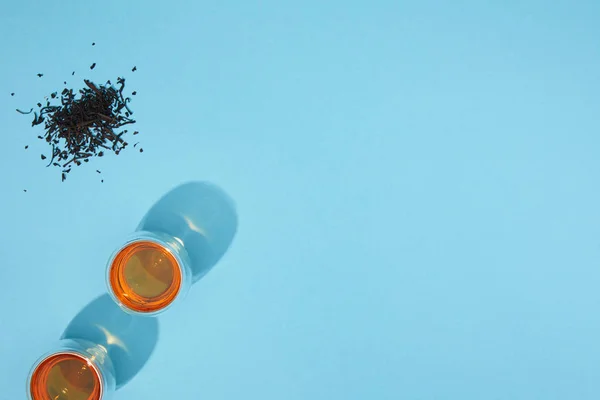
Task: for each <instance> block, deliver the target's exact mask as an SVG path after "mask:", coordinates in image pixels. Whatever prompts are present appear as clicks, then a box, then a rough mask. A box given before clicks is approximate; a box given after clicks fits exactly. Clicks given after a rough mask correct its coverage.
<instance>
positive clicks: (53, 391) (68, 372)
mask: <svg viewBox="0 0 600 400" xmlns="http://www.w3.org/2000/svg"><path fill="white" fill-rule="evenodd" d="M114 390H115V378H114V369H113V366H112V362H111V360H110V359H109V358H108V355H107V352H106V349H105V348H103V347H102V346H99V345H96V344H93V343H90V342H87V341H84V340H61V341H60V342H58V344H57V345H56V346H55V348H54V349H52V350H51V351H49V352H47V353H46V354H44V356H42V357H41V358H40V359H38V360H37V362H36V363H35V364H34V366H33V368H32V369H31V371H30V373H29V376H28V378H27V394H28V399H29V400H107V399H108V398H109V397H110V396H111V395H112V393H113V392H114Z"/></svg>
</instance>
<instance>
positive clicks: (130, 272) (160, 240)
mask: <svg viewBox="0 0 600 400" xmlns="http://www.w3.org/2000/svg"><path fill="white" fill-rule="evenodd" d="M236 230H237V214H236V211H235V206H234V204H233V201H232V200H231V199H230V198H229V196H227V195H226V194H225V193H224V192H223V191H222V190H220V189H219V188H218V187H216V186H214V185H212V184H209V183H205V182H190V183H186V184H183V185H180V186H178V187H176V188H175V189H173V190H171V191H169V192H168V193H167V194H166V195H164V196H163V197H162V198H161V199H160V200H159V201H158V202H156V203H155V204H154V205H153V206H152V207H151V208H150V210H149V211H148V212H147V213H146V215H145V216H144V218H143V219H142V221H141V222H140V224H139V226H138V228H137V229H136V231H135V232H134V233H133V234H132V235H131V236H130V237H129V238H127V239H126V240H125V241H124V243H123V244H122V245H121V246H119V248H118V249H117V250H116V251H115V252H114V253H113V254H112V255H111V257H110V259H109V261H108V265H107V271H106V281H107V286H108V292H109V294H110V296H111V297H112V298H113V300H114V301H115V302H116V303H117V304H118V305H119V306H120V307H121V308H122V309H123V310H124V311H126V312H129V313H132V314H140V315H147V316H152V315H156V314H159V313H161V312H164V311H166V310H167V309H169V308H170V307H171V306H172V305H173V304H175V303H176V302H178V301H180V300H181V299H183V298H184V296H185V294H186V293H187V292H188V290H189V288H190V287H191V285H192V283H194V282H196V281H197V280H199V279H200V278H201V277H202V276H204V275H205V274H206V273H207V272H208V271H209V270H210V269H211V268H212V267H213V266H214V265H215V264H216V263H217V262H218V260H219V259H220V258H221V256H222V255H223V254H224V253H225V251H226V250H227V248H228V247H229V245H230V244H231V241H232V240H233V237H234V236H235V232H236Z"/></svg>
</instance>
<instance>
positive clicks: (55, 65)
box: [0, 0, 600, 400]
mask: <svg viewBox="0 0 600 400" xmlns="http://www.w3.org/2000/svg"><path fill="white" fill-rule="evenodd" d="M90 4H91V3H89V2H81V1H72V0H71V1H61V2H32V1H21V2H16V1H13V2H9V3H7V4H3V5H2V6H0V22H1V23H0V50H1V51H2V54H1V57H2V61H1V62H0V72H1V76H2V79H1V80H0V120H1V121H2V129H1V134H2V138H3V147H2V149H3V153H2V157H0V167H1V168H2V180H1V182H2V196H1V198H0V222H1V226H2V228H3V229H2V231H1V232H2V233H1V234H0V235H1V236H0V239H1V241H2V246H1V248H0V255H1V256H2V260H3V265H2V268H0V279H1V281H2V282H3V283H4V289H3V290H2V291H1V292H0V301H1V302H2V304H3V305H4V308H3V311H2V313H1V314H0V326H1V336H0V338H1V340H0V355H1V360H2V361H1V362H0V388H2V392H0V399H2V400H4V399H9V400H13V399H20V398H23V397H22V396H23V389H24V381H25V377H26V374H27V372H28V370H29V368H30V365H31V363H32V362H33V361H34V360H35V359H36V358H37V357H38V356H39V355H40V354H42V353H44V352H45V351H46V350H47V349H48V346H50V345H52V344H53V343H54V342H55V341H56V340H57V339H58V338H59V337H60V336H61V335H62V333H63V332H64V330H65V329H66V327H67V326H68V324H69V323H70V322H71V321H72V320H73V318H74V317H75V316H76V315H78V313H79V312H80V311H82V310H83V309H84V308H85V307H86V306H87V305H89V304H90V302H91V301H93V300H94V299H95V298H97V297H98V296H101V295H102V294H103V293H105V287H104V271H105V263H106V261H107V259H108V257H109V255H110V253H111V252H112V251H113V250H114V248H115V246H117V245H119V244H120V242H121V240H122V238H124V237H125V236H126V235H128V234H129V233H131V232H133V230H134V229H135V228H136V226H137V224H138V223H139V222H140V220H141V218H142V217H143V215H144V214H145V213H146V211H148V209H149V208H150V206H151V205H152V204H153V203H154V202H155V201H156V200H157V199H158V198H160V196H162V195H163V194H164V193H165V192H167V191H168V190H170V189H171V188H173V187H175V186H176V185H178V184H180V183H183V182H186V181H189V180H204V181H210V182H214V183H215V184H217V185H218V186H220V187H221V188H222V189H223V190H225V191H226V192H227V193H228V194H229V195H230V196H231V197H232V198H233V200H234V201H235V203H236V204H237V211H238V215H239V229H238V232H237V236H236V238H235V239H234V241H233V244H232V247H231V248H230V250H229V251H228V252H227V253H226V254H225V256H224V257H223V259H222V260H221V262H219V263H218V264H217V266H216V267H215V268H213V270H212V271H210V273H208V274H207V275H206V276H205V277H204V278H203V279H202V280H200V281H199V282H197V283H196V284H194V286H193V287H192V289H191V291H190V293H189V295H188V297H187V299H186V301H185V302H183V303H181V304H180V305H179V306H178V307H177V308H176V309H175V308H174V309H172V310H170V311H169V312H168V313H167V314H165V315H161V316H160V317H159V318H160V319H159V321H158V323H159V324H160V329H159V334H158V341H157V342H156V347H155V349H154V351H153V352H152V354H151V356H150V358H149V359H148V360H147V362H146V363H145V365H143V368H142V369H141V370H140V371H139V373H138V374H137V375H136V376H135V377H134V378H133V379H131V381H130V382H128V383H127V384H126V385H125V386H123V388H122V389H120V390H119V391H117V392H116V395H115V399H116V400H120V399H131V400H138V399H139V400H142V399H161V398H166V399H196V398H203V399H215V400H216V399H238V398H244V399H261V400H267V399H282V398H284V399H288V400H295V399H298V400H300V399H302V400H305V399H315V400H316V399H357V400H358V399H360V400H363V399H400V398H401V399H411V400H437V399H457V400H459V399H460V400H480V399H507V400H521V399H522V400H532V399H543V400H554V399H560V400H572V399H577V400H587V399H590V400H591V399H598V398H600V368H598V365H599V364H598V360H600V346H599V345H598V338H599V337H600V315H599V313H598V304H600V292H599V291H598V286H599V283H600V269H599V268H598V265H599V262H600V208H599V206H598V205H599V204H600V190H598V188H599V187H600V186H599V183H598V182H599V177H600V111H599V110H600V96H599V93H600V75H599V73H598V71H600V47H599V45H598V38H600V24H598V21H600V2H598V1H596V0H589V1H576V2H571V1H568V2H567V1H563V0H560V1H554V2H547V1H544V2H543V1H527V0H526V1H519V2H500V1H497V2H480V1H470V2H469V1H459V2H446V1H418V2H416V1H415V2H411V3H407V2H392V1H387V2H386V1H374V2H372V1H369V2H367V1H362V2H359V1H344V2H341V1H337V2H326V4H325V2H320V1H319V2H317V1H312V0H310V1H302V2H299V1H298V2H275V1H263V2H242V1H208V2H191V1H187V2H173V1H171V2H159V3H150V2H141V1H128V2H124V1H104V2H95V3H93V5H90ZM92 42H96V46H94V47H92V46H91V43H92ZM92 62H96V63H97V66H96V68H95V69H94V70H93V71H90V70H89V65H91V63H92ZM133 65H137V67H138V71H136V72H135V73H132V72H131V68H132V67H133ZM73 70H75V71H76V72H77V73H76V75H75V77H76V78H77V79H78V80H77V82H78V83H77V86H80V85H81V84H82V82H81V79H83V78H84V77H87V78H90V79H92V80H96V81H98V82H103V81H105V80H106V79H112V80H113V81H114V80H115V79H116V77H117V76H119V75H121V74H123V75H125V77H126V78H127V88H126V90H137V92H138V94H137V96H136V97H135V98H134V99H133V101H132V103H131V107H132V109H133V111H134V112H135V114H134V116H135V117H136V119H137V121H138V123H137V124H136V125H137V129H138V130H139V131H140V135H139V136H137V137H139V140H140V142H141V145H142V147H143V148H144V150H145V151H144V153H142V154H140V153H137V152H135V151H124V152H123V153H121V155H119V156H118V157H105V158H104V159H101V160H94V161H93V162H90V164H89V165H85V167H84V168H80V169H79V170H77V169H74V170H73V172H72V173H71V174H70V176H69V178H68V179H67V181H66V182H64V183H61V182H60V176H59V175H60V173H59V171H58V170H54V169H51V168H48V169H46V168H44V165H45V163H44V162H43V161H41V160H40V156H39V154H40V152H42V151H46V150H47V149H46V148H45V146H42V143H39V142H41V141H38V140H37V139H35V137H36V136H37V135H38V134H39V133H40V130H36V129H34V128H31V126H30V118H29V116H23V115H20V114H18V113H16V112H15V111H14V109H15V108H25V109H28V108H29V107H31V106H33V105H34V104H35V103H36V102H37V101H39V100H41V99H42V98H43V96H44V95H47V94H49V93H50V92H52V91H54V90H56V89H58V88H60V87H62V82H63V80H65V79H66V80H67V81H68V82H69V84H73V85H76V83H73V81H72V77H71V72H72V71H73ZM38 72H41V73H44V76H43V77H42V78H37V77H36V73H38ZM11 92H15V96H14V97H11V96H10V93H11ZM27 144H28V145H30V148H29V149H28V150H27V151H25V150H24V149H23V147H24V146H25V145H27ZM95 169H100V170H101V171H102V177H103V179H104V183H100V179H101V178H100V175H98V174H96V172H95ZM23 189H27V192H26V193H25V192H23ZM146 339H148V338H146ZM150 339H151V337H150ZM149 343H150V344H151V340H150V341H149Z"/></svg>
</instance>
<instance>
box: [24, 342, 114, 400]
mask: <svg viewBox="0 0 600 400" xmlns="http://www.w3.org/2000/svg"><path fill="white" fill-rule="evenodd" d="M58 343H59V345H58V346H55V348H54V350H49V351H47V352H45V353H44V354H42V355H41V356H40V357H38V358H37V359H36V361H35V362H34V363H33V365H32V367H31V368H30V369H29V373H28V374H27V379H26V381H25V385H26V392H27V399H28V400H38V399H34V397H33V393H32V391H31V385H32V380H33V376H34V374H35V372H36V371H37V369H38V368H39V367H40V366H41V365H42V364H43V363H44V362H45V361H46V360H48V359H50V358H52V357H55V356H61V355H66V356H75V357H77V358H80V359H82V360H83V361H85V362H86V363H87V365H88V366H90V367H91V368H92V370H93V372H94V374H95V375H96V377H97V378H98V383H99V385H100V393H99V397H98V399H100V400H105V398H106V396H107V395H108V394H109V393H110V391H111V390H114V387H113V386H114V384H112V383H114V370H113V367H112V361H111V360H110V358H108V352H107V351H106V349H105V348H104V347H103V346H101V345H98V344H94V343H91V342H88V341H86V340H74V339H63V340H60V341H59V342H58ZM94 348H101V350H102V352H103V353H104V354H103V355H104V357H105V358H108V365H102V364H106V363H103V362H100V361H96V360H95V359H94V354H92V352H91V350H92V349H94ZM103 361H105V360H103ZM109 374H110V376H109ZM111 384H112V385H111Z"/></svg>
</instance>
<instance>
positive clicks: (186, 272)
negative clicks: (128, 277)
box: [105, 231, 192, 317]
mask: <svg viewBox="0 0 600 400" xmlns="http://www.w3.org/2000/svg"><path fill="white" fill-rule="evenodd" d="M142 242H149V243H152V244H155V245H158V246H160V247H161V248H162V249H164V250H165V251H166V252H168V253H169V255H170V256H172V257H173V258H174V259H175V261H176V262H175V264H176V266H177V269H178V272H179V274H180V276H181V283H180V285H179V289H178V290H177V292H176V294H175V296H174V297H173V299H172V300H171V301H170V302H169V303H168V304H167V305H166V306H164V307H162V308H159V309H157V310H152V311H140V310H135V309H133V308H130V307H129V306H128V305H127V304H125V303H124V302H122V301H121V299H119V297H118V296H117V294H116V293H115V292H114V287H113V285H112V279H111V272H112V270H113V264H114V262H115V260H116V258H117V257H118V256H119V254H120V253H121V252H122V251H124V250H125V249H127V248H128V247H130V246H132V245H134V244H135V243H142ZM191 279H192V273H191V269H190V262H189V259H188V256H187V253H186V250H185V248H184V247H183V242H181V240H180V239H179V238H177V237H174V236H170V235H167V234H163V233H156V232H150V231H136V232H134V233H133V234H131V235H129V236H128V237H126V239H125V240H124V242H123V243H122V244H121V245H120V246H119V247H118V248H117V249H116V250H115V251H114V252H113V253H112V254H111V256H110V257H109V259H108V262H107V264H106V271H105V281H106V287H107V290H108V294H109V296H110V297H111V299H112V300H113V301H114V302H115V303H116V304H117V305H118V306H119V307H120V308H121V309H122V310H123V311H125V312H126V313H128V314H132V315H139V316H147V317H151V316H155V315H157V314H161V313H163V312H165V311H167V310H168V309H170V308H171V307H173V305H175V304H176V303H178V302H180V301H181V300H182V299H183V298H184V297H185V295H186V294H187V291H188V290H189V287H190V286H191Z"/></svg>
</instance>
